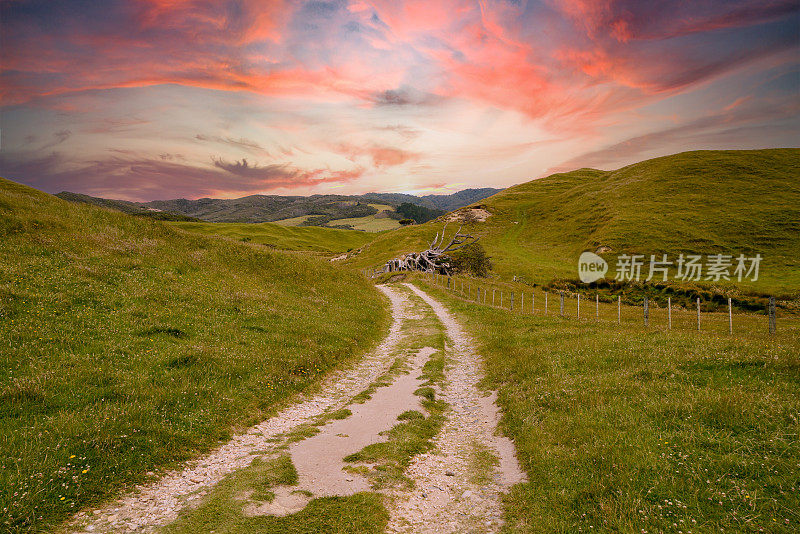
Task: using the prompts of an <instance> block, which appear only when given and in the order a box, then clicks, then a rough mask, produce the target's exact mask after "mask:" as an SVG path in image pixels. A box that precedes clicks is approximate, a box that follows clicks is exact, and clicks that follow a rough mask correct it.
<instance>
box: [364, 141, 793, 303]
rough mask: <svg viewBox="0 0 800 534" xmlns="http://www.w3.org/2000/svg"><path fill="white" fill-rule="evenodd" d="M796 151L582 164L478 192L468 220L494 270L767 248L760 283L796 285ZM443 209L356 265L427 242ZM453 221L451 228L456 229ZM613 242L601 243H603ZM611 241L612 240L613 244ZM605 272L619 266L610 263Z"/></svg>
mask: <svg viewBox="0 0 800 534" xmlns="http://www.w3.org/2000/svg"><path fill="white" fill-rule="evenodd" d="M798 168H800V150H798V149H771V150H744V151H696V152H685V153H681V154H675V155H671V156H666V157H661V158H655V159H651V160H647V161H643V162H640V163H636V164H633V165H629V166H627V167H623V168H621V169H618V170H615V171H601V170H595V169H579V170H576V171H572V172H567V173H561V174H554V175H552V176H548V177H546V178H542V179H539V180H534V181H531V182H527V183H524V184H521V185H517V186H514V187H511V188H508V189H506V190H504V191H502V192H501V193H498V194H497V195H494V196H492V197H490V198H487V199H485V200H483V201H481V202H480V204H481V205H484V206H485V209H486V210H488V211H489V212H490V214H491V216H490V217H489V218H488V219H487V220H486V221H485V222H476V223H472V224H470V225H468V227H469V231H471V232H473V233H474V234H476V235H480V236H481V242H482V244H483V246H484V247H485V248H486V250H487V251H488V253H489V255H490V256H492V259H493V261H494V263H495V273H496V275H498V276H500V277H502V278H505V279H510V278H512V277H513V276H518V277H522V278H524V279H526V280H529V281H532V282H537V283H546V282H548V281H551V280H552V279H554V278H568V279H575V278H577V259H578V256H579V255H580V253H581V252H582V251H584V250H591V251H595V250H598V249H599V250H607V252H606V253H605V254H604V256H605V257H606V258H607V259H608V260H609V261H612V262H613V261H614V260H613V259H614V258H615V257H616V254H617V253H622V252H628V253H641V254H646V255H648V257H649V254H651V253H652V254H659V253H668V254H670V255H671V256H673V257H674V256H676V255H677V254H679V253H681V252H685V253H686V252H693V253H702V254H709V253H727V254H733V255H738V254H745V255H747V256H751V255H754V254H756V253H760V254H761V255H762V257H763V262H762V265H761V273H760V278H759V281H758V282H757V283H755V284H749V285H752V286H754V287H757V288H760V289H763V290H768V291H775V292H784V291H786V292H796V291H798V289H800V174H799V173H798ZM442 221H443V218H440V219H439V220H437V221H432V222H430V223H427V224H425V225H420V226H416V227H409V228H403V229H400V230H397V231H395V232H392V234H391V235H383V236H379V237H378V238H377V239H376V240H375V241H374V242H373V243H372V244H370V245H369V246H368V247H367V248H366V250H365V252H364V253H363V254H361V255H360V256H358V257H356V258H354V259H353V260H350V261H351V262H352V264H353V265H354V266H356V267H371V266H375V265H379V264H381V263H382V262H384V261H386V260H387V259H389V258H391V257H394V256H396V255H398V254H400V253H403V252H408V251H414V250H420V249H422V248H424V247H426V246H427V243H428V242H429V241H430V240H431V239H432V237H433V236H434V235H435V234H436V232H437V231H439V230H441V227H442ZM452 226H453V224H451V226H450V228H451V230H450V231H452ZM601 247H606V248H601ZM608 249H610V250H608ZM611 270H612V272H611V273H610V274H611V276H613V263H612V264H611Z"/></svg>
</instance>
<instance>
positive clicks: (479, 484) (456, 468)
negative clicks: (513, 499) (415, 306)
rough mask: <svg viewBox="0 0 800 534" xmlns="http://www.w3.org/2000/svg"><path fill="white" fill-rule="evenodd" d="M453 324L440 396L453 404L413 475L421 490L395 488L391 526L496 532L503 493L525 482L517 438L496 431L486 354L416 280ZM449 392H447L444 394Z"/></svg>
mask: <svg viewBox="0 0 800 534" xmlns="http://www.w3.org/2000/svg"><path fill="white" fill-rule="evenodd" d="M405 285H406V286H407V287H409V289H411V290H412V291H413V292H414V293H416V294H417V295H418V296H419V297H421V298H422V299H423V300H424V301H425V302H426V303H427V304H428V305H429V306H431V308H433V310H434V311H435V313H436V315H437V317H438V318H439V320H440V321H441V322H442V324H443V325H444V326H445V329H446V332H447V337H448V338H449V339H450V341H451V343H452V345H451V346H449V347H448V351H447V352H448V357H449V358H450V362H449V364H448V366H447V371H446V377H447V378H446V383H445V387H444V388H443V389H442V390H440V391H439V392H437V397H439V398H441V399H443V400H444V401H445V402H447V403H448V404H449V405H450V408H451V410H450V411H449V412H448V413H447V422H446V423H445V425H444V428H443V429H442V431H441V432H440V433H439V435H438V436H437V438H436V439H435V447H436V448H435V449H434V450H433V451H432V452H431V453H429V454H422V455H419V456H417V457H416V458H414V460H413V461H412V463H411V465H410V466H409V469H408V471H407V473H406V474H407V476H409V477H410V478H412V479H413V480H414V482H415V488H414V490H412V491H410V492H406V493H399V494H395V497H396V501H395V506H394V508H393V509H392V510H391V519H390V522H389V526H388V528H387V531H388V532H415V533H434V532H435V533H456V532H458V533H462V532H464V533H469V532H496V531H497V530H499V528H500V526H501V525H502V510H501V505H500V499H501V494H502V493H504V492H506V491H507V490H508V489H509V488H510V487H511V486H512V485H513V484H516V483H518V482H522V481H523V480H524V477H525V476H524V474H523V473H522V471H521V469H520V467H519V464H518V462H517V458H516V455H515V451H514V445H513V443H512V442H511V441H510V440H509V439H508V438H505V437H503V436H499V435H496V428H497V422H498V419H499V416H498V409H497V406H496V404H495V395H494V394H492V395H490V396H486V395H485V394H483V393H482V392H481V391H480V390H478V388H477V383H478V381H479V380H480V378H481V370H480V359H479V356H478V355H477V354H475V351H474V348H473V347H474V344H473V342H472V340H471V339H470V338H469V336H468V335H467V334H466V333H465V332H464V330H463V329H462V328H461V326H460V325H459V324H458V322H457V321H456V320H455V319H454V318H453V316H452V315H451V314H450V313H449V312H448V311H447V309H446V308H445V307H444V306H443V305H442V304H441V303H439V302H438V301H436V300H434V299H433V298H432V297H430V296H429V295H428V294H427V293H425V292H424V291H422V290H420V289H418V288H417V287H415V286H413V285H411V284H405ZM440 395H441V396H440Z"/></svg>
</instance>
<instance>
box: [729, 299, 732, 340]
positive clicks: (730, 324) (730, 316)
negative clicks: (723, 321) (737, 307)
mask: <svg viewBox="0 0 800 534" xmlns="http://www.w3.org/2000/svg"><path fill="white" fill-rule="evenodd" d="M728 333H729V334H733V305H732V304H731V298H730V297H728Z"/></svg>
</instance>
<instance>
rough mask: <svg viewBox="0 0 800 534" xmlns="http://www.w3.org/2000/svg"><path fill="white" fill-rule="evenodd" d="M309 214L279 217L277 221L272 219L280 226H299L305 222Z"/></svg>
mask: <svg viewBox="0 0 800 534" xmlns="http://www.w3.org/2000/svg"><path fill="white" fill-rule="evenodd" d="M309 217H311V215H301V216H299V217H290V218H288V219H280V220H278V221H274V223H275V224H279V225H281V226H300V225H301V224H302V223H304V222H306V220H308V218H309Z"/></svg>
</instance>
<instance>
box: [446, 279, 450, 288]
mask: <svg viewBox="0 0 800 534" xmlns="http://www.w3.org/2000/svg"><path fill="white" fill-rule="evenodd" d="M447 289H450V277H449V276H448V277H447Z"/></svg>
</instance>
